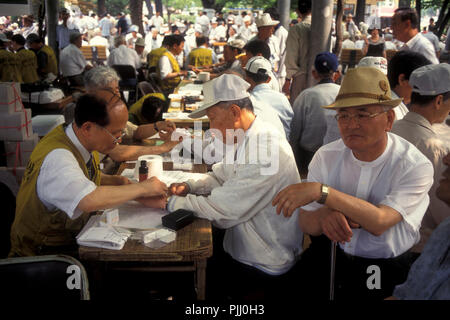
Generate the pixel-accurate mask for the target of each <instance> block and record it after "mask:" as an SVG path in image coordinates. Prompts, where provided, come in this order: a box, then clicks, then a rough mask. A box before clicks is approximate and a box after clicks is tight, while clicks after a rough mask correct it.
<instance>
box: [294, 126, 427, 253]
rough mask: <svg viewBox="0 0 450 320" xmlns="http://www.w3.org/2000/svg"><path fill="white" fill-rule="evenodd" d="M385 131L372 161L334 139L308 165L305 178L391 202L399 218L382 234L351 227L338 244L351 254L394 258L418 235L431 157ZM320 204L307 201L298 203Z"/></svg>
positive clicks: (375, 201)
mask: <svg viewBox="0 0 450 320" xmlns="http://www.w3.org/2000/svg"><path fill="white" fill-rule="evenodd" d="M387 135H388V143H387V146H386V149H385V151H384V152H383V154H382V155H381V156H379V157H378V158H377V159H376V160H374V161H372V162H363V161H360V160H358V159H356V158H355V156H354V155H353V152H352V151H351V150H350V149H349V148H347V147H346V146H345V144H344V142H343V141H342V139H339V140H337V141H335V142H332V143H330V144H327V145H325V146H323V147H322V148H320V149H319V150H318V151H317V152H316V154H315V155H314V157H313V159H312V161H311V163H310V165H309V172H308V181H309V182H312V181H315V182H320V183H325V184H328V185H329V186H331V187H332V188H334V189H336V190H339V191H341V192H344V193H346V194H348V195H351V196H354V197H357V198H359V199H362V200H365V201H368V202H370V203H372V204H373V205H376V206H378V205H385V206H388V207H391V208H392V209H394V210H396V211H397V212H398V213H400V214H401V216H402V218H403V219H402V221H400V222H399V223H397V224H396V225H394V226H392V227H391V228H390V229H388V230H386V231H385V232H384V233H383V234H382V235H381V236H374V235H372V234H371V233H369V232H368V231H367V230H365V229H362V228H359V229H352V231H353V236H352V238H351V241H350V242H346V243H345V244H344V245H340V246H341V248H342V249H343V250H344V251H345V252H346V253H348V254H351V255H353V256H358V257H364V258H374V259H377V258H393V257H397V256H399V255H401V254H402V253H404V252H406V251H407V250H409V249H410V248H411V247H412V246H413V245H414V244H416V243H417V242H418V241H419V237H420V235H419V228H420V224H421V222H422V218H423V216H424V214H425V211H426V210H427V207H428V204H429V203H430V199H429V196H428V191H429V190H430V187H431V185H432V183H433V166H432V164H431V162H430V161H429V160H428V159H427V158H426V157H425V156H424V155H423V154H422V153H421V152H420V151H419V150H418V149H417V148H416V147H415V146H413V145H412V144H411V143H409V142H408V141H406V140H405V139H403V138H401V137H399V136H397V135H395V134H392V133H390V132H388V133H387ZM320 207H322V205H320V204H318V203H317V202H312V203H310V204H309V205H307V206H304V207H303V209H304V210H307V211H314V210H316V209H318V208H320ZM344 214H345V213H344Z"/></svg>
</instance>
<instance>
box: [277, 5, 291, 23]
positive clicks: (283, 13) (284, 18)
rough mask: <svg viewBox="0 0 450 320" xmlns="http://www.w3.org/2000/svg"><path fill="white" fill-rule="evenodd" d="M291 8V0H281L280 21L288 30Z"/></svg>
mask: <svg viewBox="0 0 450 320" xmlns="http://www.w3.org/2000/svg"><path fill="white" fill-rule="evenodd" d="M290 8H291V0H279V1H278V12H279V13H280V20H281V21H280V22H281V24H282V25H283V27H285V28H286V30H289V22H290V19H289V18H290V16H289V9H290Z"/></svg>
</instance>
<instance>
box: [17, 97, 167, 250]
mask: <svg viewBox="0 0 450 320" xmlns="http://www.w3.org/2000/svg"><path fill="white" fill-rule="evenodd" d="M74 118H75V120H74V122H73V123H71V124H70V125H68V126H64V125H61V126H58V127H57V128H55V129H54V130H52V131H51V132H50V133H49V134H48V135H46V136H45V138H43V139H42V140H41V141H40V142H39V144H38V145H37V146H36V148H35V149H34V150H33V153H32V154H31V157H30V161H29V162H28V165H27V169H26V172H25V175H24V177H23V180H22V184H21V186H20V190H19V192H18V194H17V202H16V203H17V204H16V215H15V220H14V223H13V226H12V229H11V251H10V253H9V256H10V257H14V256H32V255H44V254H69V255H72V256H76V253H77V251H78V248H77V245H76V241H75V237H76V235H77V234H78V233H79V232H80V230H81V228H82V227H83V226H84V225H85V223H86V222H87V220H88V219H89V216H90V213H91V212H93V211H97V210H102V209H107V208H112V207H115V206H117V205H120V204H121V203H124V202H126V201H128V200H133V199H136V200H139V201H143V202H144V203H145V204H147V205H151V206H156V207H164V206H165V202H166V199H165V198H166V194H167V187H166V185H165V184H164V183H162V182H161V181H159V180H158V179H157V178H151V179H148V180H146V181H144V182H140V183H131V182H130V181H129V180H128V179H127V178H125V177H121V176H113V175H106V174H103V173H102V172H101V171H100V169H99V159H98V152H101V153H103V154H107V153H108V152H110V151H111V150H112V149H114V148H115V147H116V144H117V143H118V142H120V141H121V139H122V137H123V136H124V129H125V126H126V122H127V120H128V111H127V108H126V106H125V104H124V103H123V102H122V101H121V99H120V97H119V96H118V95H116V94H115V93H114V92H111V91H108V90H99V91H98V92H97V93H96V94H95V95H94V94H86V95H84V96H82V97H80V99H79V100H78V101H77V105H76V107H75V117H74Z"/></svg>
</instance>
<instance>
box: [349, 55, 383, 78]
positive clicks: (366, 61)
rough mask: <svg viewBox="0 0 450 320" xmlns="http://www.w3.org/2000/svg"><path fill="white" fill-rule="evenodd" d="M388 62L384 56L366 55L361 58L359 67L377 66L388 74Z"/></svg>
mask: <svg viewBox="0 0 450 320" xmlns="http://www.w3.org/2000/svg"><path fill="white" fill-rule="evenodd" d="M387 66H388V62H387V60H386V58H384V57H364V58H362V59H361V60H359V63H358V65H357V67H372V68H377V69H378V70H380V71H381V72H383V73H384V74H385V75H387Z"/></svg>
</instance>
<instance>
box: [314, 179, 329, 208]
mask: <svg viewBox="0 0 450 320" xmlns="http://www.w3.org/2000/svg"><path fill="white" fill-rule="evenodd" d="M320 191H321V195H320V199H319V200H317V203H320V204H325V201H327V197H328V193H329V192H330V187H329V186H328V185H326V184H325V183H322V185H321V186H320Z"/></svg>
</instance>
